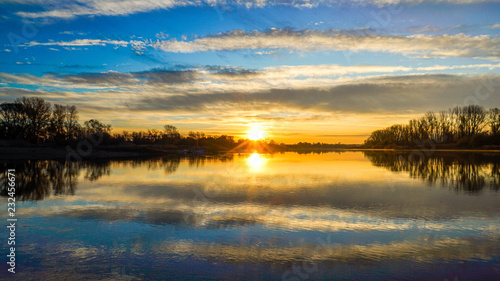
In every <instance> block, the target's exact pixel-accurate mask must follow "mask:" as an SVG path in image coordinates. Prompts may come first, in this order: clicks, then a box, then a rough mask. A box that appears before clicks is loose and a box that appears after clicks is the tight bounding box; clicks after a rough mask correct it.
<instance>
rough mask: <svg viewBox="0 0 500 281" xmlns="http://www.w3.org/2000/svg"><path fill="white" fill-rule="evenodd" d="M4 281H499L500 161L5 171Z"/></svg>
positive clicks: (313, 160)
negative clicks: (11, 187) (12, 213)
mask: <svg viewBox="0 0 500 281" xmlns="http://www.w3.org/2000/svg"><path fill="white" fill-rule="evenodd" d="M0 167H1V170H0V171H1V172H2V176H1V178H0V181H2V183H1V184H2V185H1V186H2V190H1V194H2V195H3V197H0V201H1V202H0V207H1V208H0V211H1V212H3V214H2V217H3V218H4V221H5V225H7V222H6V218H7V197H6V196H8V192H7V185H6V183H7V181H6V173H4V172H5V171H6V170H7V169H12V168H15V169H16V184H17V186H18V187H17V190H16V217H17V219H18V221H17V222H16V224H17V225H16V232H15V235H16V236H15V239H16V245H15V247H16V268H15V271H16V273H15V274H11V273H9V272H8V271H7V269H8V268H9V266H8V265H7V264H6V263H7V259H8V258H7V257H6V255H8V254H9V249H8V247H10V246H8V245H7V242H8V240H7V238H8V236H9V232H8V229H6V228H4V231H3V232H2V233H3V234H2V235H1V236H0V237H3V239H0V256H2V259H1V261H2V262H1V267H0V270H1V272H0V279H1V280H297V281H298V280H441V281H444V280H449V281H451V280H453V281H455V280H460V281H462V280H500V196H499V185H500V157H499V156H498V155H482V154H470V153H469V154H464V153H453V154H440V153H433V154H430V153H425V154H422V153H421V154H417V155H415V154H410V153H399V154H397V153H383V152H346V153H340V154H339V153H324V154H296V153H285V154H274V155H259V154H246V155H230V156H226V157H214V158H164V159H153V160H142V161H139V160H138V161H99V162H81V163H64V162H54V161H28V162H26V161H25V162H8V163H0Z"/></svg>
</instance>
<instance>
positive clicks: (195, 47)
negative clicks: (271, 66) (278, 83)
mask: <svg viewBox="0 0 500 281" xmlns="http://www.w3.org/2000/svg"><path fill="white" fill-rule="evenodd" d="M152 46H153V47H154V48H156V49H159V50H163V51H165V52H172V53H195V52H210V51H236V50H261V49H286V50H292V51H307V52H315V51H347V52H359V51H370V52H388V53H399V54H404V55H418V56H425V57H450V56H452V57H498V56H500V50H499V48H498V46H500V38H497V37H493V38H492V37H490V36H488V35H479V36H469V35H465V34H457V35H423V34H417V35H409V36H395V35H368V34H364V33H358V34H355V33H352V34H346V33H344V32H341V31H338V30H326V31H315V30H303V31H296V30H292V29H271V30H269V31H265V32H259V31H253V32H247V31H242V30H233V31H231V32H227V33H219V34H215V35H209V36H206V37H203V38H199V39H195V40H192V41H177V40H176V39H171V40H164V41H160V40H158V41H157V42H156V43H153V44H152Z"/></svg>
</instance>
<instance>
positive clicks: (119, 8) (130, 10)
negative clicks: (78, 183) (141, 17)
mask: <svg viewBox="0 0 500 281" xmlns="http://www.w3.org/2000/svg"><path fill="white" fill-rule="evenodd" d="M498 1H499V0H432V1H426V2H434V3H448V4H457V5H465V4H474V3H482V2H498ZM4 2H11V3H12V2H13V3H19V4H37V5H43V4H45V1H42V0H6V1H4ZM423 2H424V0H350V1H349V0H341V1H337V0H295V1H289V0H238V1H228V0H186V1H181V0H157V1H146V0H118V1H116V0H78V1H75V2H67V1H62V0H58V1H55V3H52V6H53V7H55V8H53V9H51V10H48V11H43V12H18V13H17V14H18V15H19V16H22V17H26V18H41V17H51V18H72V17H75V16H86V15H98V16H102V15H106V16H117V15H130V14H134V13H139V12H148V11H153V10H157V9H171V8H176V7H182V6H199V5H205V6H217V7H219V6H242V7H247V8H254V7H257V8H258V7H264V6H269V5H280V6H294V7H298V8H313V7H317V6H319V5H367V4H369V5H376V6H388V5H397V4H408V5H416V4H420V3H423Z"/></svg>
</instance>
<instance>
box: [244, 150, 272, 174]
mask: <svg viewBox="0 0 500 281" xmlns="http://www.w3.org/2000/svg"><path fill="white" fill-rule="evenodd" d="M266 161H267V159H266V158H264V157H263V156H262V155H260V154H259V153H252V154H251V155H250V156H249V157H248V158H247V165H248V166H250V167H251V168H252V170H254V171H258V170H260V169H261V168H262V167H263V166H264V165H265V164H266Z"/></svg>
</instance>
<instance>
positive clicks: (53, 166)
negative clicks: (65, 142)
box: [0, 160, 80, 200]
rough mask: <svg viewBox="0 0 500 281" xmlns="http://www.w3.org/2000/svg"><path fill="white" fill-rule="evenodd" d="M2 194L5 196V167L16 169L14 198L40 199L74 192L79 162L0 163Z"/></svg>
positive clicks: (31, 161)
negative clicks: (0, 169) (0, 168)
mask: <svg viewBox="0 0 500 281" xmlns="http://www.w3.org/2000/svg"><path fill="white" fill-rule="evenodd" d="M0 166H1V167H2V170H3V171H4V172H3V173H2V174H1V175H0V184H1V191H0V194H1V195H2V196H7V193H8V192H7V188H8V186H7V169H12V168H14V169H16V173H15V174H16V198H18V199H20V200H41V199H43V198H45V197H47V196H50V195H51V194H53V195H69V194H74V191H75V189H76V185H77V178H78V175H79V173H80V167H79V163H77V162H59V161H33V160H30V161H26V162H17V163H0Z"/></svg>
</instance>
